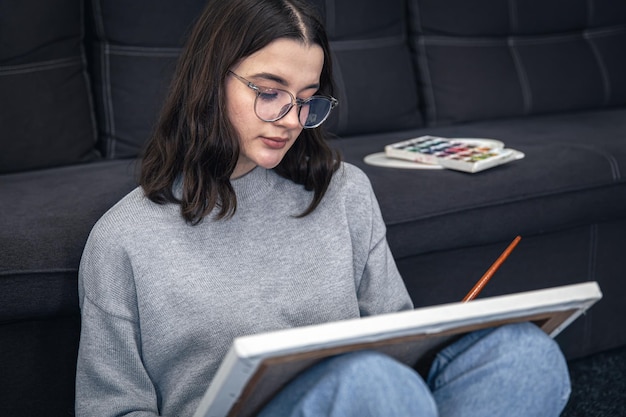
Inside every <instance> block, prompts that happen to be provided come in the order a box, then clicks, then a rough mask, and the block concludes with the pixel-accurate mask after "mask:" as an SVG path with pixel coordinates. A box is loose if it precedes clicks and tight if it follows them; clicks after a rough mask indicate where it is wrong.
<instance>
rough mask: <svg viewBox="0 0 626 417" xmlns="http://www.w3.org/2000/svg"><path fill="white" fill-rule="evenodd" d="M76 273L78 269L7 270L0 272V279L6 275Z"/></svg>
mask: <svg viewBox="0 0 626 417" xmlns="http://www.w3.org/2000/svg"><path fill="white" fill-rule="evenodd" d="M64 272H76V273H78V268H48V269H19V270H16V269H8V270H3V271H0V277H2V276H7V275H28V274H47V273H64Z"/></svg>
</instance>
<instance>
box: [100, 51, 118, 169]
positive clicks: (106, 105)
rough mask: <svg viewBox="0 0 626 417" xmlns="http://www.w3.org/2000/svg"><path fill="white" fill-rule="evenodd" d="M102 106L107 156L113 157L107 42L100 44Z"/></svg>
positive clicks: (111, 107)
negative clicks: (106, 132) (106, 129)
mask: <svg viewBox="0 0 626 417" xmlns="http://www.w3.org/2000/svg"><path fill="white" fill-rule="evenodd" d="M101 56H102V61H101V64H100V65H101V68H100V70H101V71H102V108H103V110H104V120H105V125H106V126H107V127H108V131H109V135H108V137H107V154H108V155H107V156H108V157H109V158H115V146H116V140H115V117H114V114H113V97H112V92H111V70H110V68H111V62H110V60H109V44H108V43H103V44H102V52H101Z"/></svg>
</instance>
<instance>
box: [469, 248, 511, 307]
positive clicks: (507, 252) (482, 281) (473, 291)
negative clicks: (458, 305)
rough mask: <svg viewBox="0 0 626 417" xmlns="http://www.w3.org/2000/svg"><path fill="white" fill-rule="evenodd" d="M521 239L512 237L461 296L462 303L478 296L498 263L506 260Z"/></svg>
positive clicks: (494, 271) (500, 263)
mask: <svg viewBox="0 0 626 417" xmlns="http://www.w3.org/2000/svg"><path fill="white" fill-rule="evenodd" d="M521 239H522V237H521V236H517V237H516V238H515V239H513V241H512V242H511V243H510V244H509V246H508V247H507V248H506V249H505V250H504V252H502V254H501V255H500V256H499V257H498V259H496V261H495V262H494V263H493V265H491V266H490V267H489V269H488V270H487V272H485V274H484V275H483V276H482V277H481V278H480V279H479V280H478V282H477V283H476V285H474V288H472V289H471V290H470V292H468V293H467V295H466V296H465V297H464V298H463V302H464V303H465V302H468V301H471V300H473V299H474V298H476V296H478V294H479V293H480V292H481V291H482V289H483V287H484V286H485V285H487V283H488V282H489V280H490V279H491V277H492V276H493V274H495V273H496V271H497V270H498V268H500V265H502V263H503V262H504V261H505V260H506V258H508V257H509V255H510V254H511V252H513V249H515V247H516V246H517V244H518V243H519V241H520V240H521Z"/></svg>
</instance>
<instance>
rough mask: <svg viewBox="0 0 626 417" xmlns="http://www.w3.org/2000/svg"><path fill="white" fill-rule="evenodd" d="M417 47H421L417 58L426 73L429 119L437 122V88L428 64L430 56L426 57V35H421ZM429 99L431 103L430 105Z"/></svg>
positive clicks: (425, 85) (425, 89)
mask: <svg viewBox="0 0 626 417" xmlns="http://www.w3.org/2000/svg"><path fill="white" fill-rule="evenodd" d="M417 47H418V48H419V51H420V52H419V53H418V54H417V59H418V61H420V62H419V65H418V66H419V68H422V73H423V74H424V83H423V84H424V85H423V86H422V89H423V90H424V96H425V97H427V98H428V100H427V103H426V113H427V117H428V120H429V121H430V123H431V124H433V123H434V124H436V123H437V117H438V116H437V103H436V101H435V89H434V86H433V79H432V77H431V75H430V68H429V66H428V58H427V57H426V43H425V42H424V37H420V38H419V40H418V42H417ZM428 101H429V102H430V105H428V104H429V103H428Z"/></svg>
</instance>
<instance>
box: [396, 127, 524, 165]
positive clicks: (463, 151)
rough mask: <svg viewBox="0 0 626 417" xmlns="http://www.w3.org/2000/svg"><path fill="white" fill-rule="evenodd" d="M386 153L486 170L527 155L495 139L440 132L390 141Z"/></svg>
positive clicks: (428, 161)
mask: <svg viewBox="0 0 626 417" xmlns="http://www.w3.org/2000/svg"><path fill="white" fill-rule="evenodd" d="M385 155H386V156H387V157H388V158H397V159H403V160H408V161H414V162H419V163H423V164H432V165H439V166H442V167H444V168H449V169H455V170H458V171H465V172H479V171H484V170H485V169H488V168H492V167H495V166H498V165H502V164H505V163H507V162H510V161H514V160H517V159H521V158H523V157H524V154H523V153H522V152H520V151H517V150H515V149H509V148H505V147H504V144H503V143H502V142H500V141H497V140H493V139H479V138H442V137H438V136H420V137H418V138H414V139H409V140H406V141H403V142H398V143H393V144H391V145H387V146H386V147H385Z"/></svg>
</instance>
